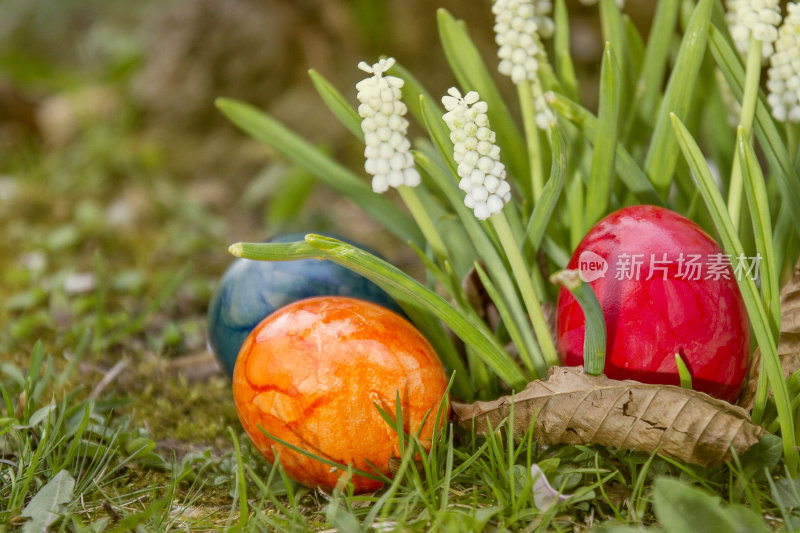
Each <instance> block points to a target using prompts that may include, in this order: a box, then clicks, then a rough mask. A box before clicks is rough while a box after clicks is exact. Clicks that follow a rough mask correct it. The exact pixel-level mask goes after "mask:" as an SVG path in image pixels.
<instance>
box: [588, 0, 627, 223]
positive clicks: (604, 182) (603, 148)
mask: <svg viewBox="0 0 800 533" xmlns="http://www.w3.org/2000/svg"><path fill="white" fill-rule="evenodd" d="M608 2H611V3H612V4H613V0H608V1H606V0H603V5H606V4H608ZM613 9H614V10H615V11H617V12H618V10H617V8H616V5H615V6H614V8H613ZM620 82H621V73H620V69H619V66H618V64H617V60H616V57H615V52H614V50H613V49H612V45H611V43H609V42H606V45H605V49H604V50H603V62H602V65H601V67H600V104H599V107H598V119H597V128H598V130H599V131H602V132H603V134H602V135H599V136H597V137H596V139H595V143H594V151H593V152H592V166H591V171H590V175H589V185H588V187H587V189H586V209H585V210H586V216H585V218H584V221H583V222H584V229H586V230H588V229H589V228H591V227H592V226H594V224H595V223H596V222H597V221H598V220H600V219H601V218H602V217H603V215H605V214H606V211H607V210H608V205H609V203H610V201H611V189H612V187H613V184H614V155H615V153H616V150H614V147H615V146H616V145H617V124H618V121H619V115H618V112H617V110H618V109H619V108H620V105H619V104H620V101H621V100H620V99H621V97H622V90H621V87H620Z"/></svg>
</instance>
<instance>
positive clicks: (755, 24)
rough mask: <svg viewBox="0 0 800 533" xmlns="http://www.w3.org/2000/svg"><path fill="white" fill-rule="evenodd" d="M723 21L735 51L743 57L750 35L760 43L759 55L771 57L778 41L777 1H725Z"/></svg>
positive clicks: (778, 17) (779, 10)
mask: <svg viewBox="0 0 800 533" xmlns="http://www.w3.org/2000/svg"><path fill="white" fill-rule="evenodd" d="M726 6H727V8H728V10H727V12H726V13H725V20H726V21H727V22H728V27H729V28H730V31H731V37H733V43H734V44H735V45H736V49H737V50H739V52H740V53H741V54H743V55H746V54H747V48H748V47H749V46H750V35H751V34H752V36H753V38H755V39H758V40H759V41H761V55H762V56H763V57H764V58H767V57H769V56H771V55H772V52H773V47H772V43H774V42H775V41H776V40H777V39H778V24H780V23H781V9H780V2H779V1H778V0H727V2H726Z"/></svg>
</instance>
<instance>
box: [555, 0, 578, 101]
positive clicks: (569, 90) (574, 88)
mask: <svg viewBox="0 0 800 533" xmlns="http://www.w3.org/2000/svg"><path fill="white" fill-rule="evenodd" d="M553 21H554V23H555V28H556V29H555V32H554V33H553V49H554V53H555V67H556V74H558V78H559V80H560V81H561V87H562V88H563V89H564V94H566V95H567V96H568V97H570V98H571V99H573V100H576V101H577V100H578V99H579V98H580V91H579V89H578V79H577V77H576V76H575V66H574V65H573V63H572V56H571V55H570V53H569V17H568V15H567V4H566V3H565V1H564V0H556V5H555V10H554V13H553Z"/></svg>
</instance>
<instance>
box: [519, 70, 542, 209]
mask: <svg viewBox="0 0 800 533" xmlns="http://www.w3.org/2000/svg"><path fill="white" fill-rule="evenodd" d="M517 94H518V95H519V105H520V108H521V111H522V124H523V126H524V128H525V141H526V144H527V147H528V160H529V163H530V167H531V187H532V190H533V201H534V204H535V203H536V202H538V201H539V197H540V196H542V190H543V189H544V172H542V147H541V145H540V144H539V128H538V127H537V126H536V108H535V107H534V104H533V91H532V89H531V82H530V81H528V80H524V81H522V82H520V83H518V84H517Z"/></svg>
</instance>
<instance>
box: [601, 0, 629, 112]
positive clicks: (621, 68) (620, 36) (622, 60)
mask: <svg viewBox="0 0 800 533" xmlns="http://www.w3.org/2000/svg"><path fill="white" fill-rule="evenodd" d="M600 26H601V29H602V33H603V41H604V42H605V43H606V47H608V43H611V46H610V48H611V49H612V50H613V51H614V56H615V59H616V58H618V59H619V61H618V62H617V64H616V69H617V73H616V74H617V78H616V82H617V83H616V85H617V87H616V90H617V92H618V93H619V95H620V96H619V98H620V101H622V102H628V101H629V100H630V98H631V97H632V96H633V93H634V86H633V83H634V80H635V79H636V74H637V73H636V72H634V67H635V64H634V61H633V54H632V52H631V48H630V44H629V43H628V35H627V32H626V30H625V22H624V21H623V18H622V12H621V11H620V9H619V7H617V3H616V1H615V0H600ZM603 61H605V52H604V59H603ZM601 68H602V67H601ZM600 75H601V76H602V70H601V74H600ZM602 83H603V81H602V78H601V84H602ZM601 90H602V89H601ZM615 109H616V110H618V114H619V115H620V121H621V122H622V123H623V124H624V123H625V121H626V118H627V113H628V112H630V111H632V108H631V107H629V106H625V107H624V108H623V109H620V108H619V107H618V106H617V107H615ZM599 114H600V113H598V115H599Z"/></svg>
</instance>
